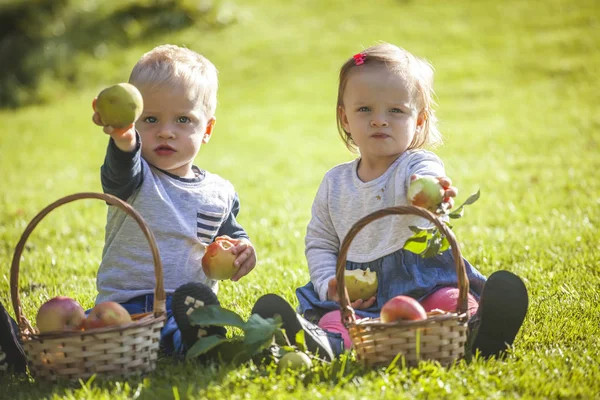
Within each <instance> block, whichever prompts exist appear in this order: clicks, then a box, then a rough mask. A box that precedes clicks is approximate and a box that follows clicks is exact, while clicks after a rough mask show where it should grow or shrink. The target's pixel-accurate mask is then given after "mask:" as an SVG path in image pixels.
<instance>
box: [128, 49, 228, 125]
mask: <svg viewBox="0 0 600 400" xmlns="http://www.w3.org/2000/svg"><path fill="white" fill-rule="evenodd" d="M129 82H130V83H131V84H133V85H135V86H145V85H151V86H152V87H156V86H160V87H163V86H170V85H173V84H180V85H181V84H182V85H184V87H185V89H186V91H187V93H188V94H189V95H190V96H191V98H192V100H195V101H201V102H202V106H203V108H204V112H205V113H206V117H207V118H211V117H213V116H214V114H215V110H216V108H217V89H218V86H219V82H218V78H217V69H216V68H215V66H214V65H213V63H211V62H210V61H209V60H208V59H207V58H206V57H204V56H202V55H200V54H198V53H196V52H195V51H192V50H190V49H186V48H184V47H179V46H175V45H171V44H165V45H161V46H158V47H155V48H154V49H152V50H150V51H149V52H147V53H146V54H144V55H143V56H142V57H141V58H140V59H139V61H138V62H137V64H136V65H135V66H134V67H133V70H132V71H131V75H130V76H129Z"/></svg>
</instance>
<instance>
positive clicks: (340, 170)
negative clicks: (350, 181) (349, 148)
mask: <svg viewBox="0 0 600 400" xmlns="http://www.w3.org/2000/svg"><path fill="white" fill-rule="evenodd" d="M356 164H358V158H357V159H355V160H352V161H347V162H345V163H341V164H338V165H336V166H334V167H332V168H331V169H329V171H327V172H326V173H325V179H336V178H339V177H341V176H344V175H350V176H352V174H353V173H354V172H353V171H355V170H356Z"/></svg>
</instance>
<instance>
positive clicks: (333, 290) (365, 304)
mask: <svg viewBox="0 0 600 400" xmlns="http://www.w3.org/2000/svg"><path fill="white" fill-rule="evenodd" d="M327 299H328V300H332V301H335V302H338V303H339V300H340V298H339V296H338V294H337V279H335V278H333V279H331V280H330V281H329V283H328V285H327ZM375 300H377V298H376V297H375V296H373V297H371V298H369V299H367V300H363V299H358V300H355V301H353V302H351V303H350V306H352V308H354V309H356V310H362V309H365V308H369V307H371V306H372V305H373V304H375Z"/></svg>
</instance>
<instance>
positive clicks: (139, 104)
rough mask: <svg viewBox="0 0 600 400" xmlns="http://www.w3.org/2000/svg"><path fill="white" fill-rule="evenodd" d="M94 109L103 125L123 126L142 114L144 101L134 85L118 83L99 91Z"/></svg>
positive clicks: (131, 122)
mask: <svg viewBox="0 0 600 400" xmlns="http://www.w3.org/2000/svg"><path fill="white" fill-rule="evenodd" d="M95 109H96V112H97V113H98V114H100V119H101V120H102V123H103V124H104V125H110V126H112V127H113V128H125V127H127V126H129V125H131V124H133V123H134V122H135V121H137V119H138V118H139V117H140V115H142V110H143V109H144V101H143V99H142V95H141V93H140V91H139V90H138V89H137V88H136V87H135V86H133V85H132V84H130V83H119V84H116V85H113V86H110V87H108V88H106V89H104V90H103V91H101V92H100V94H99V95H98V98H97V99H96V106H95Z"/></svg>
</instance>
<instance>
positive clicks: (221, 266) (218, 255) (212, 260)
mask: <svg viewBox="0 0 600 400" xmlns="http://www.w3.org/2000/svg"><path fill="white" fill-rule="evenodd" d="M239 243H240V240H238V239H232V238H230V237H229V236H219V237H217V238H216V239H215V241H214V242H212V243H211V244H209V245H208V246H207V247H206V251H205V252H204V256H202V270H203V271H204V274H205V275H206V276H207V277H208V278H210V279H216V280H219V281H222V280H225V279H231V278H233V277H234V276H235V274H236V273H237V272H238V270H239V269H240V268H239V267H236V266H235V264H234V261H235V259H236V258H237V255H235V254H233V253H232V252H231V250H232V249H233V247H235V246H236V245H238V244H239Z"/></svg>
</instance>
